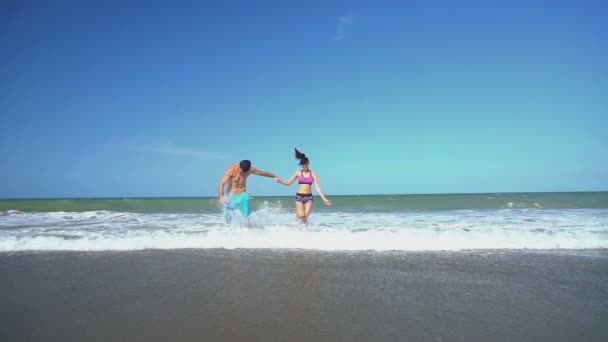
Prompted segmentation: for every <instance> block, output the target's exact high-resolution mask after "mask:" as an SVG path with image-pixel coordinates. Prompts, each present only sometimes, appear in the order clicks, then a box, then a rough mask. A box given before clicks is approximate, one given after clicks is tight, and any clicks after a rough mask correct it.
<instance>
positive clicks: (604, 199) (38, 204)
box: [0, 192, 608, 213]
mask: <svg viewBox="0 0 608 342" xmlns="http://www.w3.org/2000/svg"><path fill="white" fill-rule="evenodd" d="M329 198H330V199H331V200H332V202H333V203H334V205H333V206H332V207H326V206H325V205H324V204H323V203H322V201H320V199H318V200H317V203H316V206H315V211H317V210H319V211H325V212H399V211H428V210H484V209H591V208H608V192H563V193H513V194H509V193H497V194H492V193H488V194H446V195H361V196H329ZM293 201H294V199H293V197H292V196H289V197H272V196H264V197H257V196H252V206H253V208H254V210H255V209H260V208H262V207H263V206H264V205H267V204H269V203H271V204H276V205H280V206H281V207H285V208H287V207H290V206H293ZM8 210H18V211H21V212H55V211H64V212H84V211H95V210H98V211H99V210H107V211H116V212H133V213H213V212H217V211H218V210H219V206H218V205H217V199H216V198H212V197H198V198H197V197H187V198H82V199H18V200H0V211H8Z"/></svg>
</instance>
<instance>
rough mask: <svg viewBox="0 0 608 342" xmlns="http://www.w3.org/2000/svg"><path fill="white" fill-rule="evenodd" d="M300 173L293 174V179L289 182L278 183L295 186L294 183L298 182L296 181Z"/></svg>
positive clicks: (281, 181) (280, 181)
mask: <svg viewBox="0 0 608 342" xmlns="http://www.w3.org/2000/svg"><path fill="white" fill-rule="evenodd" d="M298 173H299V171H296V173H294V174H293V176H291V178H290V179H289V180H288V181H283V180H280V179H279V180H278V181H277V183H281V184H283V185H291V184H293V182H295V181H296V179H298Z"/></svg>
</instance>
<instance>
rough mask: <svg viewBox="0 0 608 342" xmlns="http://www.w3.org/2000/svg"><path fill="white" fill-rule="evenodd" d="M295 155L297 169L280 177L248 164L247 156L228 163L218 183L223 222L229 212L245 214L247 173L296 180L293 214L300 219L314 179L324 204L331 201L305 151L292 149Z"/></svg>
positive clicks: (304, 217)
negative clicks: (312, 168) (291, 173)
mask: <svg viewBox="0 0 608 342" xmlns="http://www.w3.org/2000/svg"><path fill="white" fill-rule="evenodd" d="M295 152H296V154H295V155H296V159H298V160H299V161H300V166H301V169H300V170H298V171H296V172H295V173H294V175H293V176H292V177H291V178H290V179H289V180H288V181H283V180H281V179H280V178H279V177H277V176H275V175H273V174H272V173H269V172H265V171H261V170H258V169H255V168H253V167H251V162H250V161H249V160H243V161H241V162H240V163H239V164H234V165H231V166H230V167H228V170H226V173H225V174H224V177H222V180H221V181H220V185H219V189H218V192H219V202H220V203H221V204H222V205H223V206H224V217H225V219H226V222H230V221H231V220H232V214H233V213H234V212H235V211H238V212H239V213H240V215H241V216H243V218H245V219H247V218H249V215H250V214H251V206H250V203H249V195H248V194H247V177H248V176H249V175H251V174H254V175H258V176H264V177H271V178H274V179H275V180H276V181H277V183H281V184H284V185H291V184H293V183H294V182H295V181H296V180H298V191H297V193H296V217H297V219H298V220H300V221H301V222H302V223H308V215H310V212H311V211H312V204H313V202H314V200H313V197H312V184H313V183H314V185H315V187H316V188H317V192H318V193H319V196H321V199H322V200H323V202H325V204H327V205H331V201H330V200H328V199H327V198H326V197H325V195H323V192H322V191H321V187H320V186H319V179H318V176H317V173H316V172H314V171H312V170H311V169H310V160H309V159H308V157H306V154H304V153H301V152H300V151H298V149H295ZM226 184H228V189H227V190H228V196H225V195H224V186H225V185H226Z"/></svg>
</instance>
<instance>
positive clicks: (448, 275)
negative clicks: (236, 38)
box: [0, 249, 608, 341]
mask: <svg viewBox="0 0 608 342" xmlns="http://www.w3.org/2000/svg"><path fill="white" fill-rule="evenodd" d="M0 278H1V279H2V281H1V282H0V296H1V297H0V299H1V302H2V303H3V305H2V306H0V321H1V322H2V329H0V340H2V341H371V340H375V341H404V340H408V341H604V340H605V339H606V338H608V325H606V324H605V323H606V321H607V319H608V252H606V251H605V250H596V251H576V252H568V251H566V252H563V251H561V252H542V251H539V252H529V251H475V252H428V253H413V252H399V253H388V252H385V253H378V252H356V253H349V252H312V251H287V250H275V251H272V250H224V249H217V250H164V251H159V250H148V251H133V252H94V253H85V252H50V253H49V252H45V253H31V252H30V253H12V254H9V253H3V254H2V255H0Z"/></svg>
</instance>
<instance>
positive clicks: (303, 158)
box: [295, 148, 310, 165]
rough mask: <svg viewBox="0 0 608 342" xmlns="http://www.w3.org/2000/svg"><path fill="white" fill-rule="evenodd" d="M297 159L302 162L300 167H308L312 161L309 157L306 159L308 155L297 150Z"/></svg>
mask: <svg viewBox="0 0 608 342" xmlns="http://www.w3.org/2000/svg"><path fill="white" fill-rule="evenodd" d="M295 150H296V159H299V160H300V165H306V164H309V163H310V161H309V160H308V157H306V155H305V154H304V153H302V152H300V151H298V149H297V148H296V149H295Z"/></svg>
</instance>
